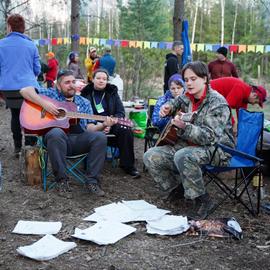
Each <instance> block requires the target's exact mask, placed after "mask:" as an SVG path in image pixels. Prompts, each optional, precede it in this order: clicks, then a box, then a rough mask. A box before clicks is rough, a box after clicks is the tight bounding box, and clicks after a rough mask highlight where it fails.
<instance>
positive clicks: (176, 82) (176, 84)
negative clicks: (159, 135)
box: [152, 74, 185, 131]
mask: <svg viewBox="0 0 270 270" xmlns="http://www.w3.org/2000/svg"><path fill="white" fill-rule="evenodd" d="M168 84H169V87H170V89H169V90H168V91H166V93H165V95H163V96H161V97H160V98H159V99H158V101H157V103H156V105H155V107H154V111H153V115H152V125H153V126H155V127H158V129H159V130H160V131H162V130H163V129H164V127H165V126H166V125H167V123H168V122H169V121H170V119H171V117H160V115H159V111H160V108H161V107H162V106H163V105H164V104H165V103H167V102H169V101H172V100H173V99H175V98H176V97H178V96H180V95H183V94H184V92H185V83H184V81H183V80H182V76H181V75H180V74H174V75H172V76H171V78H170V79H169V82H168Z"/></svg>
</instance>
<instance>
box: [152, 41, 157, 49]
mask: <svg viewBox="0 0 270 270" xmlns="http://www.w3.org/2000/svg"><path fill="white" fill-rule="evenodd" d="M150 46H151V48H155V49H156V48H157V47H158V42H154V41H153V42H151V45H150Z"/></svg>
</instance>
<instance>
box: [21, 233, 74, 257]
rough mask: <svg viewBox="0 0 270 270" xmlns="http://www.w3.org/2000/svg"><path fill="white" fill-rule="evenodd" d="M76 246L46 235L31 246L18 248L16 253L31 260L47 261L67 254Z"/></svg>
mask: <svg viewBox="0 0 270 270" xmlns="http://www.w3.org/2000/svg"><path fill="white" fill-rule="evenodd" d="M76 246H77V245H76V243H74V242H64V241H62V240H59V239H57V238H56V237H54V236H52V235H49V234H48V235H45V236H44V237H42V238H41V239H40V240H39V241H37V242H35V243H34V244H32V245H29V246H23V247H18V248H17V251H18V253H19V254H21V255H23V256H26V257H29V258H31V259H34V260H37V261H47V260H51V259H53V258H56V257H57V256H59V255H61V254H63V253H65V252H68V251H69V250H71V249H73V248H75V247H76Z"/></svg>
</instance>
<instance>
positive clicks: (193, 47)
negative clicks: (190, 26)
mask: <svg viewBox="0 0 270 270" xmlns="http://www.w3.org/2000/svg"><path fill="white" fill-rule="evenodd" d="M196 45H197V44H195V43H192V44H190V48H191V50H192V51H193V52H196Z"/></svg>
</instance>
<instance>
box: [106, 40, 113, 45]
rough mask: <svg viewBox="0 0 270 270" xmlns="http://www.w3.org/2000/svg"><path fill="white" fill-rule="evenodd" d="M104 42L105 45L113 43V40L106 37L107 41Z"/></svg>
mask: <svg viewBox="0 0 270 270" xmlns="http://www.w3.org/2000/svg"><path fill="white" fill-rule="evenodd" d="M106 44H107V45H111V46H112V45H114V40H113V39H108V40H107V41H106Z"/></svg>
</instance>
